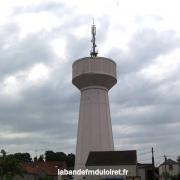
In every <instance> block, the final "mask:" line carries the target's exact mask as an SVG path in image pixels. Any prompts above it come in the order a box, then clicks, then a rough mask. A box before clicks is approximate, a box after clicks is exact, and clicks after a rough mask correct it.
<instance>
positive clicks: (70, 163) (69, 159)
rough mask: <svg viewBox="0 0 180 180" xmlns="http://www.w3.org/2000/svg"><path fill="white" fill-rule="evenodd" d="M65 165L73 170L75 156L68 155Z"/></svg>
mask: <svg viewBox="0 0 180 180" xmlns="http://www.w3.org/2000/svg"><path fill="white" fill-rule="evenodd" d="M66 163H67V166H68V167H72V168H74V163H75V155H74V154H72V153H71V154H68V155H67V157H66Z"/></svg>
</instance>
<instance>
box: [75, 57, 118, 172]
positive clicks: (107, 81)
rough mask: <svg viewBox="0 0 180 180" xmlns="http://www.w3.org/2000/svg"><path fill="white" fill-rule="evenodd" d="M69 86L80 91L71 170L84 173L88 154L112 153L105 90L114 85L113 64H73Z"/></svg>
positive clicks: (88, 60)
mask: <svg viewBox="0 0 180 180" xmlns="http://www.w3.org/2000/svg"><path fill="white" fill-rule="evenodd" d="M72 82H73V84H74V85H75V86H76V87H77V88H79V89H80V91H81V101H80V111H79V122H78V135H77V145H76V160H75V168H76V169H84V168H85V164H86V161H87V157H88V154H89V152H90V151H113V150H114V144H113V135H112V125H111V117H110V108H109V99H108V90H109V89H110V88H111V87H112V86H113V85H114V84H115V83H116V64H115V63H114V61H112V60H110V59H107V58H102V57H95V58H93V59H92V58H83V59H80V60H77V61H75V62H74V64H73V80H72Z"/></svg>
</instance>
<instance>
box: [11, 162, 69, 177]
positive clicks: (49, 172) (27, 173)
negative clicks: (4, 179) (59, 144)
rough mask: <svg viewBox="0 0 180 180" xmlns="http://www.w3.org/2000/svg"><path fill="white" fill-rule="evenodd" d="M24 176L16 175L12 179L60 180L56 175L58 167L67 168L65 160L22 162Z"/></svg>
mask: <svg viewBox="0 0 180 180" xmlns="http://www.w3.org/2000/svg"><path fill="white" fill-rule="evenodd" d="M22 168H23V170H24V177H19V176H16V177H15V178H13V180H43V179H48V180H62V179H63V178H64V177H60V176H58V169H67V166H66V163H65V162H54V161H52V162H44V161H43V162H38V161H37V162H32V163H22Z"/></svg>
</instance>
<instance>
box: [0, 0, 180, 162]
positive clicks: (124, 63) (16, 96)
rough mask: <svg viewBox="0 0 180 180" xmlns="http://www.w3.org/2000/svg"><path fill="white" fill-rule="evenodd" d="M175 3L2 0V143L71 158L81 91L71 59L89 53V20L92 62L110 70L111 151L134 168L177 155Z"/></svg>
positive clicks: (179, 41) (179, 79) (179, 104)
mask: <svg viewBox="0 0 180 180" xmlns="http://www.w3.org/2000/svg"><path fill="white" fill-rule="evenodd" d="M179 7H180V4H179V3H178V0H171V1H169V0H166V1H165V0H136V1H133V0H99V1H97V0H96V1H95V0H68V1H67V0H59V1H55V0H49V1H48V0H38V1H35V0H0V82H1V83H0V123H1V126H0V146H1V149H2V148H4V149H5V150H6V151H8V152H10V153H12V152H29V153H31V154H35V151H36V152H37V154H41V153H42V152H44V151H45V150H54V151H64V152H66V153H70V152H73V153H74V152H75V145H76V133H77V122H78V110H79V98H80V92H79V91H78V90H77V89H76V88H75V87H74V86H73V85H72V83H71V71H72V63H73V61H75V60H76V59H78V58H81V57H84V56H89V51H90V49H91V42H90V40H91V24H92V19H93V18H94V19H95V24H96V27H97V44H98V51H99V56H105V57H109V58H112V59H113V60H114V61H115V62H116V64H117V71H118V83H117V84H116V86H114V87H113V88H112V89H111V91H110V93H109V96H110V106H111V116H112V125H113V136H114V143H115V148H116V150H127V149H137V150H138V155H139V156H138V158H139V160H140V161H141V162H144V161H150V155H151V154H150V153H149V152H150V149H151V147H152V146H153V147H154V149H155V155H156V159H155V160H156V163H159V162H161V161H162V160H163V158H162V156H163V155H164V154H166V155H167V156H168V157H170V158H173V159H176V156H177V155H180V152H179V149H180V90H179V89H180V75H179V72H180V23H179V17H180V11H179Z"/></svg>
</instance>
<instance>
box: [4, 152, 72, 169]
mask: <svg viewBox="0 0 180 180" xmlns="http://www.w3.org/2000/svg"><path fill="white" fill-rule="evenodd" d="M2 152H3V153H4V154H6V156H7V153H6V152H5V151H4V150H1V154H3V153H2ZM8 156H10V157H13V158H14V159H16V160H18V161H20V162H27V163H30V162H36V161H59V162H62V161H65V162H66V164H67V166H68V167H70V168H73V167H74V162H75V155H74V154H73V153H70V154H66V153H64V152H54V151H52V150H49V151H46V152H45V153H44V155H43V154H42V155H40V156H38V157H34V158H32V157H31V155H30V154H29V153H27V152H26V153H21V152H18V153H14V154H8Z"/></svg>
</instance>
